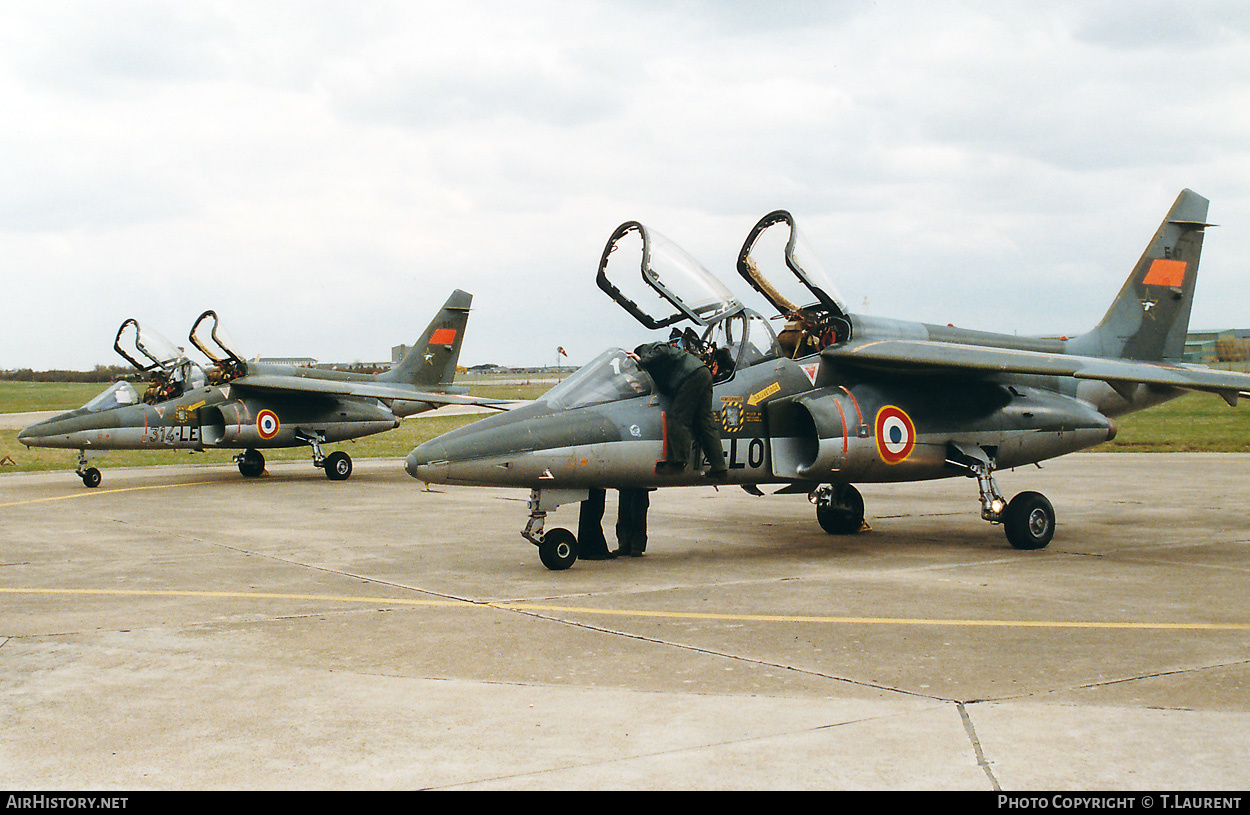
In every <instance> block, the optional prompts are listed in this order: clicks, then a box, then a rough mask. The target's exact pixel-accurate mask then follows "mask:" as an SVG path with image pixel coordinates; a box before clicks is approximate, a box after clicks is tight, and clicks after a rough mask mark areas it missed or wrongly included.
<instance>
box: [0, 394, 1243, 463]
mask: <svg viewBox="0 0 1250 815" xmlns="http://www.w3.org/2000/svg"><path fill="white" fill-rule="evenodd" d="M468 384H469V387H470V389H471V392H472V393H473V394H474V395H475V396H486V397H490V398H494V399H534V398H536V397H538V396H540V395H541V394H542V393H544V392H545V391H546V390H547V389H549V388H550V387H551V383H549V382H547V383H531V384H525V385H513V384H497V383H490V382H470V383H468ZM103 388H104V386H103V385H100V384H98V383H96V384H76V383H70V384H61V383H45V382H0V413H24V412H29V411H38V410H71V409H73V408H75V407H78V406H80V405H82V404H84V403H85V402H86V401H87V400H89V399H90V398H91V397H93V396H95V395H96V394H97V393H99V392H100V391H101V390H103ZM483 415H485V414H465V415H458V416H437V417H430V418H421V417H416V418H411V419H406V420H405V421H404V422H403V424H402V425H401V426H400V427H399V428H397V429H396V430H392V431H390V432H389V433H380V434H378V435H376V436H367V437H365V438H363V439H356V440H355V441H349V442H343V443H340V444H335V445H331V446H329V447H327V452H329V451H330V450H338V449H341V450H344V451H346V452H347V453H348V454H349V455H351V457H352V458H354V459H357V458H402V457H404V456H406V455H408V453H409V451H411V450H412V448H414V447H416V446H417V445H418V444H420V443H422V442H423V441H426V440H428V439H432V438H434V437H435V436H438V435H440V434H442V433H446V432H447V431H449V430H453V429H455V428H457V427H461V426H463V425H465V424H468V423H469V422H473V421H476V420H478V419H480V418H482V416H483ZM1117 422H1118V424H1119V427H1120V432H1119V434H1118V435H1117V436H1116V438H1115V439H1114V440H1113V441H1110V442H1107V443H1106V444H1103V445H1101V446H1099V447H1096V448H1094V449H1095V450H1097V451H1099V452H1126V453H1138V452H1141V453H1152V452H1212V453H1214V452H1219V453H1228V452H1236V453H1247V452H1250V405H1243V406H1242V407H1241V408H1240V409H1238V408H1230V407H1229V406H1228V405H1227V404H1226V403H1225V402H1224V401H1223V400H1222V399H1220V398H1219V397H1218V396H1214V395H1211V394H1201V393H1198V394H1189V395H1186V396H1182V397H1181V398H1179V399H1176V400H1174V401H1172V402H1169V403H1167V404H1164V405H1160V406H1159V407H1156V408H1151V409H1150V410H1146V411H1142V412H1141V413H1135V414H1132V415H1130V416H1124V417H1121V418H1120V419H1119V420H1117ZM17 433H18V431H17V430H0V462H4V463H3V464H0V473H5V472H31V471H35V470H60V469H64V470H73V468H74V466H75V465H76V462H77V460H78V453H77V451H74V450H48V449H38V448H31V449H27V448H26V447H25V446H23V445H22V444H19V443H18V441H17ZM236 452H237V451H234V450H208V451H205V452H203V453H193V452H190V451H186V450H167V451H152V452H133V451H123V450H116V451H113V452H111V453H109V454H108V455H107V456H106V457H105V458H103V459H102V460H101V462H100V465H101V466H103V467H138V466H148V465H159V464H184V463H188V462H192V463H203V464H212V463H227V462H229V461H230V460H231V459H232V458H233V457H234V454H235V453H236ZM264 454H265V458H266V459H268V460H270V461H301V460H307V461H310V462H311V460H312V456H311V453H310V452H309V450H308V449H307V448H303V447H295V448H287V449H277V450H265V451H264ZM10 461H11V462H13V463H12V464H9V463H8V462H10Z"/></svg>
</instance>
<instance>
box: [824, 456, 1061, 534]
mask: <svg viewBox="0 0 1250 815" xmlns="http://www.w3.org/2000/svg"><path fill="white" fill-rule="evenodd" d="M993 452H996V451H987V450H985V449H984V448H981V447H967V446H964V445H954V444H952V445H950V447H949V449H948V450H947V454H946V464H947V465H948V466H950V467H953V468H955V469H958V470H962V471H963V472H964V474H965V475H967V476H968V477H969V478H975V479H976V480H977V489H978V491H979V492H980V498H981V518H982V519H984V520H986V521H989V522H990V523H992V524H1002V525H1003V531H1004V532H1006V534H1007V540H1008V542H1010V543H1011V545H1012V546H1013V547H1015V548H1016V549H1043V548H1045V547H1046V545H1047V544H1049V543H1050V540H1051V538H1053V537H1054V536H1055V509H1054V507H1052V506H1051V505H1050V501H1048V500H1046V496H1044V495H1042V494H1041V493H1040V492H1022V493H1020V494H1019V495H1017V496H1016V497H1015V498H1012V499H1011V501H1008V500H1007V499H1006V498H1004V497H1003V494H1002V493H1001V492H999V490H998V484H997V483H995V481H994V469H995V467H994V456H993ZM807 497H808V500H809V501H811V502H812V503H813V504H815V505H816V520H817V522H818V523H819V524H820V528H821V529H823V530H825V531H826V532H828V533H829V534H830V535H852V534H854V533H856V532H858V531H859V530H860V529H861V528H862V527H863V524H864V499H863V497H862V496H861V495H860V494H859V490H857V489H855V488H854V487H853V486H851V485H850V484H825V485H822V486H820V487H817V488H816V489H814V490H812V492H811V493H810V494H809V495H808V496H807Z"/></svg>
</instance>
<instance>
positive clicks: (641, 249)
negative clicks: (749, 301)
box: [596, 221, 742, 329]
mask: <svg viewBox="0 0 1250 815" xmlns="http://www.w3.org/2000/svg"><path fill="white" fill-rule="evenodd" d="M609 264H611V265H612V270H611V277H609V274H608V266H609ZM596 282H597V283H598V284H599V288H601V289H603V291H605V292H607V294H608V296H610V297H611V298H612V299H613V300H615V301H616V302H617V303H619V304H620V305H621V307H622V308H624V309H625V310H626V311H628V312H629V313H630V314H632V315H633V316H634V318H635V319H637V320H638V321H639V322H640V323H642V324H643V325H645V326H646V327H647V328H652V329H655V328H664V327H665V326H669V325H673V324H674V323H678V322H681V321H682V320H691V321H693V322H695V323H697V324H698V325H703V326H706V325H711V324H712V323H715V322H716V321H718V320H721V319H723V318H725V317H726V316H728V315H730V314H734V313H736V312H738V311H740V310H741V309H742V304H741V303H739V302H738V300H737V298H735V297H734V296H733V294H732V293H730V291H729V289H727V288H725V285H724V284H723V283H721V282H720V281H719V280H717V279H716V278H715V277H714V276H713V275H712V273H711V272H709V271H708V270H707V269H705V268H704V267H703V266H702V265H701V264H700V263H699V261H697V260H695V259H694V258H693V257H691V256H690V255H689V254H688V253H687V252H686V251H685V250H684V249H682V248H681V247H680V246H678V245H677V244H675V243H673V242H672V241H670V240H669V239H668V238H665V237H664V236H663V235H661V234H659V233H658V232H655V231H653V230H651V229H648V228H647V227H645V226H643V225H642V224H640V223H638V222H637V221H628V222H626V223H623V224H621V225H620V226H618V227H617V228H616V231H615V232H613V233H612V237H611V238H610V239H609V240H608V244H607V246H606V247H604V250H603V257H602V258H600V260H599V273H598V275H597V276H596Z"/></svg>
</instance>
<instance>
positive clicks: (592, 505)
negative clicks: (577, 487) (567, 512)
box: [577, 488, 615, 560]
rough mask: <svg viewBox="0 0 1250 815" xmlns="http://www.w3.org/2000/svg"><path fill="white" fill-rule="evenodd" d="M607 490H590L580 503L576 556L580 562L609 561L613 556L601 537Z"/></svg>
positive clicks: (605, 541)
mask: <svg viewBox="0 0 1250 815" xmlns="http://www.w3.org/2000/svg"><path fill="white" fill-rule="evenodd" d="M606 494H607V490H605V489H602V488H592V489H591V490H590V495H588V496H587V497H586V500H585V501H582V503H581V508H580V511H579V512H578V514H577V556H578V557H579V558H581V559H582V560H609V559H611V558H613V557H615V555H613V554H612V553H611V552H609V551H608V542H607V539H605V538H604V537H603V499H604V497H605V495H606Z"/></svg>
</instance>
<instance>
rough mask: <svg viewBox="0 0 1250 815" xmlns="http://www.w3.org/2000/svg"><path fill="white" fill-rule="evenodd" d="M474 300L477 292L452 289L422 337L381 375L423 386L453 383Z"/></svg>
mask: <svg viewBox="0 0 1250 815" xmlns="http://www.w3.org/2000/svg"><path fill="white" fill-rule="evenodd" d="M472 303H473V295H471V294H469V293H468V292H465V291H461V290H460V289H456V290H455V291H454V292H452V294H451V296H450V297H448V298H447V302H446V303H444V304H443V308H442V309H441V310H440V311H439V312H438V314H437V315H435V317H434V319H433V320H431V321H430V324H429V325H428V326H427V327H426V329H425V333H424V334H422V335H421V339H419V340H417V342H416V344H415V345H413V346H412V347H411V348H409V349H408V351H407V353H405V354H404V357H403V359H401V360H400V361H399V362H397V363H395V364H394V365H392V366H391V368H390V370H389V371H384V372H383V373H380V374H378V379H379V380H380V381H383V382H401V383H404V384H408V385H421V386H423V387H430V386H446V385H450V384H451V382H452V380H453V379H455V377H456V364H457V363H458V362H459V361H460V344H461V342H463V341H464V329H465V326H466V325H467V324H468V322H469V306H470V305H471V304H472Z"/></svg>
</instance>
